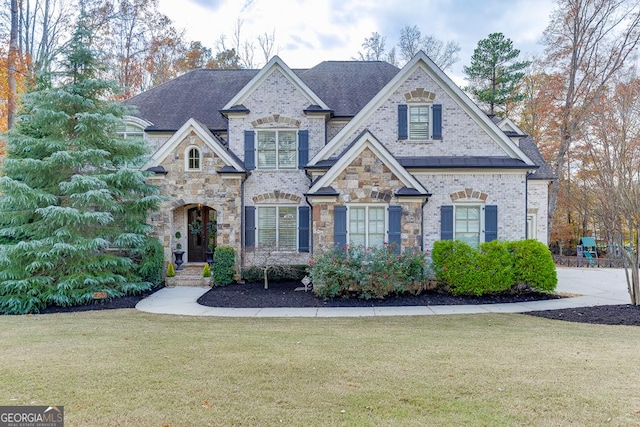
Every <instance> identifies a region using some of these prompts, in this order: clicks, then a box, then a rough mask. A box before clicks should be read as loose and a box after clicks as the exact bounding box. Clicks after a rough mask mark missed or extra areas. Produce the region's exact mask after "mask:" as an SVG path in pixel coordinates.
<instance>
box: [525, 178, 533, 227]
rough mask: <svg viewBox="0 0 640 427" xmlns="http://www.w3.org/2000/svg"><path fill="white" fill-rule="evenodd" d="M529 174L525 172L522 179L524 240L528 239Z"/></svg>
mask: <svg viewBox="0 0 640 427" xmlns="http://www.w3.org/2000/svg"><path fill="white" fill-rule="evenodd" d="M531 175H532V173H531V172H527V175H526V176H525V179H524V238H525V239H528V238H529V219H528V216H529V177H530V176H531Z"/></svg>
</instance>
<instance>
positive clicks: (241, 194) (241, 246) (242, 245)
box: [240, 172, 251, 280]
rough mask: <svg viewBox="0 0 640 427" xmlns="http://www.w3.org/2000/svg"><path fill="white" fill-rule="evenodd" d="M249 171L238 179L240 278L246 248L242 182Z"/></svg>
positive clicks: (247, 176) (246, 177)
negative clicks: (240, 179)
mask: <svg viewBox="0 0 640 427" xmlns="http://www.w3.org/2000/svg"><path fill="white" fill-rule="evenodd" d="M250 174H251V173H250V172H246V173H245V175H244V178H243V179H242V181H240V279H241V280H242V279H243V277H242V272H243V271H244V253H245V251H246V250H247V249H246V248H245V246H244V240H245V239H244V208H245V206H244V183H245V181H246V180H247V179H248V178H249V175H250Z"/></svg>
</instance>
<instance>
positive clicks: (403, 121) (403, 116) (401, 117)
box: [398, 104, 409, 139]
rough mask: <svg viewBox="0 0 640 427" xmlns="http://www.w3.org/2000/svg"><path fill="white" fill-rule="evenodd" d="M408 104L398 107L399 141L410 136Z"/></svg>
mask: <svg viewBox="0 0 640 427" xmlns="http://www.w3.org/2000/svg"><path fill="white" fill-rule="evenodd" d="M407 120H408V119H407V104H399V105H398V139H407V138H408V136H409V132H408V130H407V129H408V126H407Z"/></svg>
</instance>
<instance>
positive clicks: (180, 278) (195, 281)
mask: <svg viewBox="0 0 640 427" xmlns="http://www.w3.org/2000/svg"><path fill="white" fill-rule="evenodd" d="M203 268H204V263H197V264H195V263H191V264H186V265H185V264H183V265H182V270H176V275H175V277H167V278H166V282H165V284H166V286H211V277H202V269H203Z"/></svg>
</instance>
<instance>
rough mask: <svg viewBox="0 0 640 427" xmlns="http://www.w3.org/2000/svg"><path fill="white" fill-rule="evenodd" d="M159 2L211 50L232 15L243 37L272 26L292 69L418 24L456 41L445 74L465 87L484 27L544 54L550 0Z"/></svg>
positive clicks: (351, 52)
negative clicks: (456, 51)
mask: <svg viewBox="0 0 640 427" xmlns="http://www.w3.org/2000/svg"><path fill="white" fill-rule="evenodd" d="M159 5H160V10H161V11H162V12H163V13H164V14H166V15H167V16H169V17H170V18H171V19H172V20H173V22H174V24H175V26H176V27H178V28H184V29H186V31H187V38H188V39H189V40H199V41H201V42H202V43H203V44H204V45H205V46H208V47H212V48H213V47H214V45H215V42H216V40H218V39H219V37H220V35H225V36H226V37H227V40H229V41H230V40H231V37H232V34H233V30H234V26H235V24H236V22H237V20H238V19H240V20H242V27H241V37H242V39H243V40H252V41H255V40H256V38H257V36H258V35H262V34H264V33H269V34H271V32H272V31H274V30H275V39H276V47H277V54H278V55H279V56H280V58H282V60H284V61H285V63H286V64H287V65H289V67H291V68H308V67H312V66H314V65H316V64H318V63H319V62H322V61H325V60H350V59H353V58H354V57H356V56H357V53H358V51H360V50H362V42H363V41H364V39H365V38H367V37H369V36H371V34H372V33H373V32H378V33H379V34H380V35H382V36H385V37H386V47H387V50H389V49H390V48H391V47H393V46H394V45H397V43H398V39H399V32H400V28H402V27H403V26H405V25H410V26H413V25H417V26H418V27H419V28H420V30H421V32H422V34H423V35H433V36H435V37H436V38H438V39H440V40H443V41H455V42H456V43H458V44H459V45H460V47H461V51H460V60H459V61H458V62H457V63H456V64H455V65H454V66H453V67H452V69H451V70H448V74H449V75H450V76H451V77H452V78H453V79H454V81H456V83H458V84H459V85H463V84H465V81H464V77H463V73H462V67H463V66H464V65H469V62H470V58H471V55H472V54H473V50H474V49H475V47H476V46H477V44H478V41H479V40H481V39H483V38H486V37H487V36H488V35H489V34H490V33H494V32H500V33H503V34H504V35H505V36H506V37H508V38H510V39H511V40H512V41H513V43H514V47H516V48H517V49H520V51H521V57H522V58H526V57H527V55H530V54H537V53H540V52H542V49H543V48H542V46H541V45H540V43H539V42H540V38H541V36H542V33H543V31H544V29H545V28H546V27H547V25H548V23H549V16H550V14H551V12H552V11H553V8H554V6H555V1H554V0H402V1H396V0H179V1H177V0H160V1H159ZM258 53H259V51H256V56H255V59H256V62H260V61H261V58H260V56H259V55H258ZM258 65H263V64H262V63H260V64H258Z"/></svg>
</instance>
